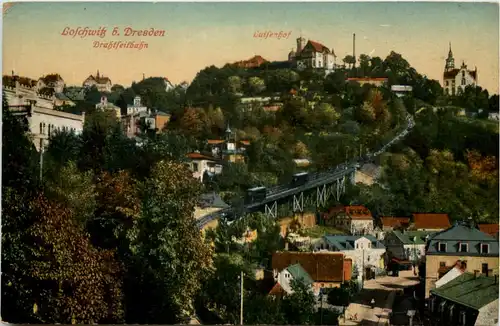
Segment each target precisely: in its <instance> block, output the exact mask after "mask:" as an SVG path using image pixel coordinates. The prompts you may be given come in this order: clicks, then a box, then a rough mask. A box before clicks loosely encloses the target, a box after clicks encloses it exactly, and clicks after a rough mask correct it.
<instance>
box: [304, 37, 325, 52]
mask: <svg viewBox="0 0 500 326" xmlns="http://www.w3.org/2000/svg"><path fill="white" fill-rule="evenodd" d="M308 44H311V46H312V47H313V49H314V50H315V51H316V52H322V53H323V52H326V53H330V49H328V48H327V47H326V46H324V45H323V44H321V43H319V42H316V41H311V40H309V41H308V42H307V44H306V46H307V45H308Z"/></svg>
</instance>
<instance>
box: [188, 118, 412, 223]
mask: <svg viewBox="0 0 500 326" xmlns="http://www.w3.org/2000/svg"><path fill="white" fill-rule="evenodd" d="M406 122H407V124H406V127H405V128H404V129H403V130H402V131H401V132H399V133H398V134H397V135H396V136H395V137H394V138H392V139H391V140H390V141H389V142H388V143H387V144H385V145H383V146H382V147H381V148H380V149H379V150H378V151H376V152H374V153H370V154H367V155H364V156H363V157H358V158H356V159H353V160H351V161H349V162H347V163H344V164H340V165H338V166H336V167H334V168H331V169H329V170H327V171H322V172H312V173H308V172H301V173H297V174H294V175H293V177H292V181H291V182H290V183H288V184H281V185H277V186H274V187H271V188H266V187H253V188H251V189H248V191H247V194H246V197H245V201H244V205H243V207H229V208H227V209H223V210H221V211H218V212H216V213H214V214H211V215H206V216H204V217H202V218H200V219H199V220H198V221H197V225H198V227H199V228H201V229H202V228H203V227H204V226H205V225H206V224H208V223H210V222H211V221H213V220H214V219H218V218H220V217H226V218H229V219H230V220H234V219H238V218H240V217H242V216H244V215H246V214H249V213H253V212H258V211H262V212H264V213H265V214H266V215H267V216H268V217H270V218H273V219H277V218H278V217H279V216H278V207H279V206H280V205H289V206H290V207H289V208H290V209H291V210H292V211H293V212H304V208H305V207H308V206H309V207H310V206H311V205H314V206H316V207H319V206H322V205H325V204H326V203H327V201H328V199H329V198H332V197H334V198H335V199H336V200H339V199H340V197H341V195H342V194H344V193H345V188H346V182H351V183H354V174H355V172H356V169H357V168H359V167H360V166H361V164H364V163H367V162H370V161H372V160H373V159H374V158H375V157H377V156H379V155H380V154H382V153H383V152H385V151H386V150H387V148H389V147H390V146H391V145H393V144H394V143H396V142H398V141H399V140H401V139H402V138H404V137H405V136H406V135H407V134H408V132H409V131H410V129H411V128H413V126H414V120H413V117H412V116H411V115H409V114H408V115H407V119H406Z"/></svg>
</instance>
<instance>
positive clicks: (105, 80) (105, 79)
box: [84, 75, 111, 84]
mask: <svg viewBox="0 0 500 326" xmlns="http://www.w3.org/2000/svg"><path fill="white" fill-rule="evenodd" d="M87 80H94V81H95V82H96V83H97V84H107V83H111V79H109V78H108V77H103V76H99V77H97V76H96V77H94V76H92V75H90V76H88V77H87V79H85V81H87ZM84 83H85V82H84Z"/></svg>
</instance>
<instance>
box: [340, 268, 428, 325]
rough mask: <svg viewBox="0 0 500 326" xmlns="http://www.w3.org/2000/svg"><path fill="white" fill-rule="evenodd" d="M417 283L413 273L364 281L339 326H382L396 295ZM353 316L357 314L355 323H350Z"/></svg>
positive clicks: (386, 319) (403, 272)
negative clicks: (372, 301)
mask: <svg viewBox="0 0 500 326" xmlns="http://www.w3.org/2000/svg"><path fill="white" fill-rule="evenodd" d="M418 283H419V280H418V277H417V276H414V275H413V271H401V272H400V273H399V276H397V277H392V276H382V277H377V278H376V279H374V280H369V281H365V284H364V288H363V289H362V290H361V292H360V293H359V294H358V296H357V297H356V298H355V299H354V300H353V302H352V303H351V304H350V305H349V307H348V308H347V311H346V321H345V322H344V321H343V320H342V319H341V320H340V325H371V326H375V325H384V324H385V322H386V321H388V315H389V313H390V312H391V311H392V305H393V301H394V298H395V296H396V293H397V292H398V291H403V289H404V288H406V287H409V286H412V285H415V284H418ZM372 299H375V306H374V308H373V309H372V308H371V307H370V301H371V300H372ZM354 314H357V321H350V320H349V318H350V317H351V316H352V315H354Z"/></svg>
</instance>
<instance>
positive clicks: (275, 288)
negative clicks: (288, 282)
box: [269, 283, 285, 295]
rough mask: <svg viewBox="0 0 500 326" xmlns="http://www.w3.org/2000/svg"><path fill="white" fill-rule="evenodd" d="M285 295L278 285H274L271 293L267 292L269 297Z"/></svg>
mask: <svg viewBox="0 0 500 326" xmlns="http://www.w3.org/2000/svg"><path fill="white" fill-rule="evenodd" d="M284 293H285V290H283V288H282V287H281V285H280V284H279V283H276V284H275V285H274V286H273V288H272V289H271V291H269V295H282V294H284Z"/></svg>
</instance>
